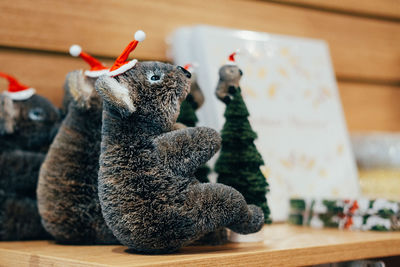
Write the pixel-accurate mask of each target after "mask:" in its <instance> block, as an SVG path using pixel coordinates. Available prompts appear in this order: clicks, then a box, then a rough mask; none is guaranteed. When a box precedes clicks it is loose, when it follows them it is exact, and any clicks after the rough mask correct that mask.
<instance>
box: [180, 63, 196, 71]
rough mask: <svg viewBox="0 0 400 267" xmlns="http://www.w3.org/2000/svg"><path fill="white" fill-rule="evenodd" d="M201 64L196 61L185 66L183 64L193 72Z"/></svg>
mask: <svg viewBox="0 0 400 267" xmlns="http://www.w3.org/2000/svg"><path fill="white" fill-rule="evenodd" d="M198 66H199V64H197V63H196V62H194V63H188V64H186V65H185V66H183V68H184V69H185V70H187V71H189V72H191V73H194V72H195V69H196V68H197V67H198Z"/></svg>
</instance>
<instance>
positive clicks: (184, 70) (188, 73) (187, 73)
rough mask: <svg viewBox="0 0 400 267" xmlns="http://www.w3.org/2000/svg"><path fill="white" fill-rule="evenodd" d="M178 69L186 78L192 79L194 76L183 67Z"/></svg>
mask: <svg viewBox="0 0 400 267" xmlns="http://www.w3.org/2000/svg"><path fill="white" fill-rule="evenodd" d="M178 69H180V70H181V71H182V72H183V73H184V74H185V76H186V77H188V78H189V79H190V77H192V74H191V73H190V72H189V71H188V70H186V69H185V68H182V67H181V66H178Z"/></svg>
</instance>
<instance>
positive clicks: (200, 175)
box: [176, 64, 211, 183]
mask: <svg viewBox="0 0 400 267" xmlns="http://www.w3.org/2000/svg"><path fill="white" fill-rule="evenodd" d="M184 68H185V70H187V71H189V72H190V73H191V74H192V77H191V78H190V92H189V94H188V95H187V97H186V99H185V100H183V102H182V103H181V108H180V112H179V116H178V119H177V120H176V121H177V122H178V123H182V124H184V125H185V126H187V127H194V126H196V123H197V121H198V119H197V116H196V110H197V109H199V108H200V107H201V106H202V105H203V103H204V95H203V93H202V91H201V89H200V87H199V84H198V83H197V75H196V72H195V71H194V67H193V66H192V64H186V65H185V66H184ZM210 172H211V170H210V168H209V167H208V166H207V164H204V165H202V166H200V167H199V168H198V169H197V170H196V171H195V173H194V176H195V177H196V178H197V180H199V181H200V182H202V183H207V182H210V181H209V180H208V174H209V173H210Z"/></svg>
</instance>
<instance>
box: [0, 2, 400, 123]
mask: <svg viewBox="0 0 400 267" xmlns="http://www.w3.org/2000/svg"><path fill="white" fill-rule="evenodd" d="M0 10H1V16H0V25H2V27H0V36H1V38H0V64H1V65H0V69H1V70H3V71H6V72H9V73H13V74H15V75H16V76H17V77H19V78H20V79H21V81H23V82H24V83H25V84H28V85H30V86H33V87H35V88H36V89H37V90H38V91H39V92H40V93H41V94H43V95H45V96H47V97H49V98H50V99H51V100H52V101H53V102H54V103H56V104H57V105H59V104H60V103H61V97H62V90H61V88H62V84H63V80H64V77H65V74H66V73H67V72H68V71H70V70H73V69H77V68H85V67H86V66H85V64H84V63H82V62H81V61H80V60H79V59H74V58H71V57H70V56H69V55H68V54H67V51H68V47H69V46H70V45H71V44H72V43H79V44H81V45H82V46H83V47H84V49H85V50H86V51H87V52H89V53H92V54H94V55H96V56H98V57H99V58H100V59H102V60H103V61H105V62H108V63H109V62H111V61H112V58H114V57H116V56H118V54H119V52H120V51H121V50H122V48H123V47H124V46H125V45H126V44H127V43H128V42H129V41H130V40H131V38H132V36H133V33H134V32H135V31H136V30H137V29H143V30H144V31H146V32H147V35H148V38H147V39H146V43H145V45H143V46H140V48H139V49H137V50H136V51H135V57H137V58H139V59H141V60H164V61H165V60H168V58H167V57H166V49H167V48H166V47H167V46H166V42H165V39H166V37H167V36H168V34H169V33H171V32H172V31H173V30H174V29H175V28H176V27H179V26H184V25H194V24H212V25H217V26H225V27H233V28H241V29H247V30H255V31H264V32H271V33H279V34H290V35H295V36H301V37H311V38H320V39H325V40H326V41H327V42H328V43H329V45H330V49H331V55H332V60H333V64H334V67H335V71H336V75H337V78H338V82H339V88H340V94H341V97H342V102H343V106H344V110H345V114H346V119H347V122H348V126H349V129H350V130H352V131H364V130H380V131H399V130H400V104H398V103H399V102H400V1H399V0H332V1H322V0H321V1H317V0H278V1H265V0H264V1H256V0H218V1H213V0H202V1H198V0H169V1H162V0H147V1H141V0H96V1H84V0H63V1H54V0H14V1H0ZM4 87H5V82H4V81H1V82H0V88H4Z"/></svg>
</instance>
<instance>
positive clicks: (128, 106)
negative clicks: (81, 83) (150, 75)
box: [95, 75, 136, 114]
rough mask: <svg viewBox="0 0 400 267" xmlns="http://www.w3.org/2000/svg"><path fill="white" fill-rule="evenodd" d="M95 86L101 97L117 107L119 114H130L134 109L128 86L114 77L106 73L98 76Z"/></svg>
mask: <svg viewBox="0 0 400 267" xmlns="http://www.w3.org/2000/svg"><path fill="white" fill-rule="evenodd" d="M95 87H96V90H97V92H98V93H99V94H100V95H101V97H102V98H103V99H104V100H105V101H106V102H108V103H109V104H111V105H112V106H114V107H116V108H118V109H119V110H120V112H121V114H125V113H128V114H132V113H133V112H135V111H136V107H135V106H134V105H133V100H132V98H131V96H130V94H129V90H128V88H126V87H125V86H124V85H122V84H120V83H119V82H118V81H117V80H115V79H114V78H112V77H109V76H107V75H103V76H100V78H98V79H97V81H96V85H95Z"/></svg>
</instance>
